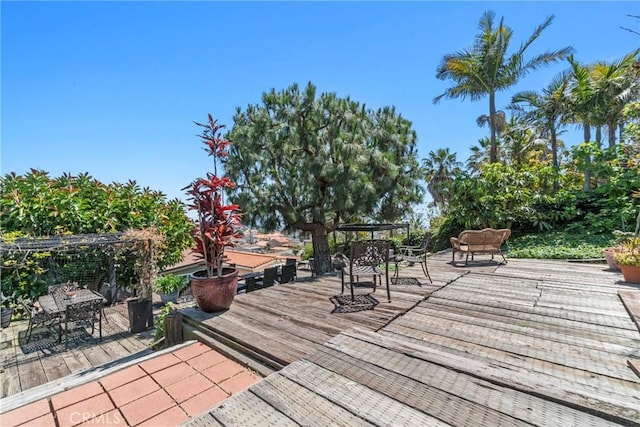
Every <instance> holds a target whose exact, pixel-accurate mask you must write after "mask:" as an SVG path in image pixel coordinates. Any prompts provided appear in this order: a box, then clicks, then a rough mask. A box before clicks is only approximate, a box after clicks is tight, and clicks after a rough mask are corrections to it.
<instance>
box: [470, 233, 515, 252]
mask: <svg viewBox="0 0 640 427" xmlns="http://www.w3.org/2000/svg"><path fill="white" fill-rule="evenodd" d="M510 235H511V230H509V229H508V228H502V229H499V230H496V229H493V228H484V229H482V230H465V231H463V232H462V233H460V236H459V237H458V240H460V242H461V243H462V244H465V245H468V246H469V250H470V251H474V250H483V249H499V248H500V245H501V244H502V243H504V241H505V240H507V239H508V238H509V236H510Z"/></svg>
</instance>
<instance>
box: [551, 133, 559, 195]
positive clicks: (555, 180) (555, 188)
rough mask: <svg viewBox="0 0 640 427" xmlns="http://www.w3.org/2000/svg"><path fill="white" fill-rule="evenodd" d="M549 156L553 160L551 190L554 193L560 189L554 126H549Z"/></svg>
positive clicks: (556, 140)
mask: <svg viewBox="0 0 640 427" xmlns="http://www.w3.org/2000/svg"><path fill="white" fill-rule="evenodd" d="M551 158H552V162H553V191H554V193H555V192H557V191H558V190H559V189H560V184H559V183H558V170H559V169H560V165H559V164H558V139H557V135H556V129H555V127H553V126H552V127H551Z"/></svg>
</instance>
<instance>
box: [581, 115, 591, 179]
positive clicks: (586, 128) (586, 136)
mask: <svg viewBox="0 0 640 427" xmlns="http://www.w3.org/2000/svg"><path fill="white" fill-rule="evenodd" d="M582 127H583V131H584V142H590V141H591V125H589V122H588V121H585V122H584V124H583V125H582ZM583 189H584V191H589V190H591V162H590V161H588V162H587V166H586V167H585V169H584V187H583Z"/></svg>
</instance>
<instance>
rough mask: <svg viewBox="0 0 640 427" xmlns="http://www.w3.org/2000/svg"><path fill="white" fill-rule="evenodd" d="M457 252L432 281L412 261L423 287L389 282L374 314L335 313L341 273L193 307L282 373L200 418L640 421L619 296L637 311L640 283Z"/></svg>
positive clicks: (633, 343) (200, 325)
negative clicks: (456, 260)
mask: <svg viewBox="0 0 640 427" xmlns="http://www.w3.org/2000/svg"><path fill="white" fill-rule="evenodd" d="M450 256H451V255H450V254H439V255H436V256H434V257H433V258H432V259H431V260H430V262H429V268H430V271H431V274H432V277H433V279H434V284H433V285H428V284H425V279H424V278H423V277H422V278H421V277H420V274H421V273H420V272H419V270H418V269H417V268H408V269H404V270H403V271H402V275H401V276H402V277H410V276H413V277H416V278H419V279H420V281H421V282H422V285H421V286H418V285H416V284H415V283H405V284H400V285H393V287H392V289H393V290H392V295H391V297H392V302H391V303H387V302H386V299H385V298H384V297H383V296H382V293H383V292H380V289H378V292H376V293H374V294H373V296H380V304H379V305H377V306H376V307H375V309H374V310H363V311H358V312H344V313H338V312H334V313H331V312H332V311H333V310H334V309H335V308H336V306H335V305H334V304H333V303H332V302H331V301H330V298H331V297H333V296H335V295H337V294H338V293H339V289H340V281H339V277H335V276H334V277H332V276H325V277H322V278H317V279H315V278H314V279H307V280H300V281H298V282H296V283H294V284H291V285H289V284H287V285H284V286H280V287H276V288H269V289H264V290H261V291H258V292H255V293H254V294H247V295H242V296H239V297H238V298H237V299H236V300H235V301H234V303H233V305H232V307H231V309H230V310H229V311H227V312H225V313H223V314H219V315H213V316H212V315H205V314H203V313H200V312H199V311H198V310H188V311H187V312H185V315H187V317H188V319H187V322H188V323H189V324H190V327H191V328H193V330H194V333H195V334H196V335H198V336H199V338H201V339H202V338H204V337H205V336H206V335H209V336H213V337H215V339H216V340H218V341H217V342H219V343H220V342H221V343H223V344H222V345H223V346H224V347H226V348H227V349H228V350H230V351H237V352H238V353H242V354H243V355H244V356H243V357H247V355H250V356H251V357H247V360H245V362H246V363H252V362H251V361H252V360H253V363H256V362H255V361H256V360H257V361H259V363H257V364H256V365H255V366H257V368H256V369H257V370H259V371H261V372H262V373H267V374H268V373H269V372H273V373H271V374H270V375H268V376H267V377H266V378H265V379H263V380H262V381H261V382H259V383H257V384H256V385H254V386H252V387H250V388H249V389H248V390H247V391H245V392H243V393H240V394H238V395H236V396H233V397H231V398H229V399H227V400H226V401H224V402H223V403H221V404H220V405H218V406H217V407H215V408H213V409H212V410H211V411H209V412H208V413H206V414H203V415H202V416H201V417H199V418H196V419H193V420H192V421H191V422H190V423H189V425H191V426H205V425H210V426H222V425H224V426H232V425H237V426H252V425H253V426H262V425H278V426H280V425H283V426H285V425H349V426H352V425H366V426H371V425H408V426H423V425H425V426H426V425H469V426H478V425H541V426H549V425H559V426H567V425H575V426H586V425H594V426H600V425H640V377H638V372H637V370H636V371H634V368H633V363H634V362H633V361H634V360H636V362H635V363H637V359H640V332H639V329H638V325H636V324H635V323H634V321H633V320H632V316H631V315H630V313H628V312H627V309H626V308H625V303H623V299H622V298H621V296H620V295H619V293H622V294H623V295H624V296H625V300H626V304H627V305H628V306H629V307H632V306H633V305H634V304H636V305H637V301H638V300H640V298H638V294H639V293H640V286H637V285H631V284H627V283H625V282H622V277H621V275H620V274H619V273H615V272H610V271H608V270H607V269H606V268H607V267H606V265H604V264H580V263H569V262H561V261H558V262H554V261H539V260H510V261H509V263H508V264H507V265H497V264H493V263H490V262H482V261H481V262H478V263H476V264H473V265H469V266H466V267H464V266H460V267H454V266H452V265H450V264H449V263H448V261H449V260H450ZM479 259H480V260H482V259H486V257H479ZM361 292H363V293H364V292H366V291H364V290H361ZM634 300H635V303H634ZM338 311H340V310H338ZM345 311H348V310H345ZM636 315H637V313H636ZM214 345H215V344H214ZM217 345H221V344H217ZM285 365H286V366H285ZM280 366H284V367H283V368H282V369H279V370H278V368H280ZM636 366H637V365H636ZM269 369H270V371H269ZM276 370H277V372H276Z"/></svg>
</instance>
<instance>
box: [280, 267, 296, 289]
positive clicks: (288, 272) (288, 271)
mask: <svg viewBox="0 0 640 427" xmlns="http://www.w3.org/2000/svg"><path fill="white" fill-rule="evenodd" d="M295 279H296V265H295V264H284V265H283V266H282V267H281V271H280V283H281V284H282V283H288V282H293V281H294V280H295Z"/></svg>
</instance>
